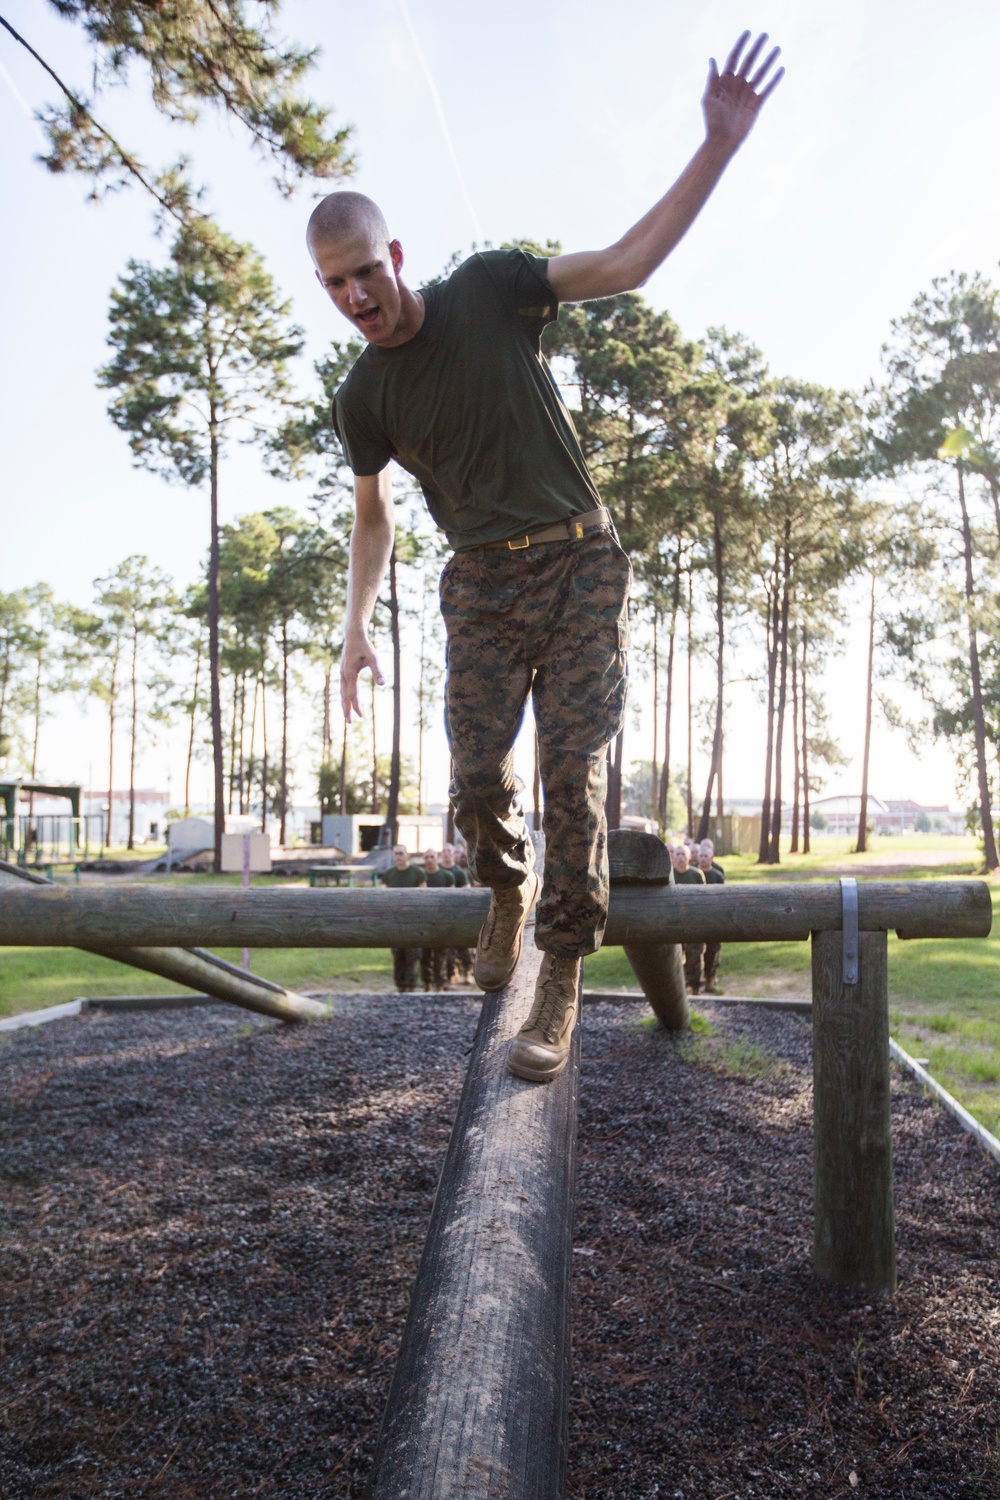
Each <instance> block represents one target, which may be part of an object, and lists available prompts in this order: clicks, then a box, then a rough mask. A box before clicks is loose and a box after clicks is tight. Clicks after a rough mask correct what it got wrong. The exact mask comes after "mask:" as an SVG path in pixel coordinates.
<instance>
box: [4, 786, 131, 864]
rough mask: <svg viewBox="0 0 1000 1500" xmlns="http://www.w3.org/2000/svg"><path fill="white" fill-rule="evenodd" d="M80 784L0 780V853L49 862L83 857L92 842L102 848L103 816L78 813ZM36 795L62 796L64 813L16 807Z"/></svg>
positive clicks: (21, 860) (21, 859)
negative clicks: (21, 811)
mask: <svg viewBox="0 0 1000 1500" xmlns="http://www.w3.org/2000/svg"><path fill="white" fill-rule="evenodd" d="M82 792H83V788H82V787H81V786H80V785H79V784H78V783H77V782H72V783H68V784H66V785H58V786H56V785H51V784H49V783H48V782H43V781H0V803H2V804H3V810H2V812H0V855H2V856H3V857H4V858H10V857H13V858H14V859H16V860H17V862H18V864H22V865H23V864H28V863H30V864H34V865H52V864H56V863H60V862H66V861H69V862H72V861H74V860H77V859H80V858H81V857H82V858H84V859H86V858H88V857H89V855H90V852H91V846H92V845H93V846H94V847H96V848H98V849H100V850H102V851H103V848H104V826H105V819H104V817H103V815H102V814H101V813H88V814H86V815H84V816H81V814H80V797H81V795H82ZM25 797H27V798H28V802H29V808H30V807H31V803H32V802H33V800H34V798H35V797H61V798H63V799H65V801H67V802H68V803H69V812H66V813H36V812H35V811H34V810H31V811H29V812H28V813H19V812H18V811H17V807H18V803H19V802H20V801H22V800H23V799H24V798H25Z"/></svg>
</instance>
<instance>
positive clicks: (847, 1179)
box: [812, 932, 896, 1294]
mask: <svg viewBox="0 0 1000 1500" xmlns="http://www.w3.org/2000/svg"><path fill="white" fill-rule="evenodd" d="M858 961H859V962H858V969H859V972H858V982H857V984H845V983H844V952H843V942H842V934H841V933H840V932H814V933H813V935H812V986H813V1099H814V1102H813V1119H814V1124H813V1130H814V1152H815V1181H816V1222H815V1265H816V1271H817V1273H818V1274H819V1275H820V1276H823V1277H825V1278H826V1279H827V1280H828V1281H832V1282H835V1283H836V1284H837V1285H838V1286H845V1287H853V1288H856V1289H857V1290H859V1291H865V1292H872V1293H876V1294H878V1293H891V1292H894V1291H895V1289H896V1237H895V1222H894V1215H893V1199H892V1137H891V1129H890V1099H889V985H888V968H887V958H886V935H885V933H884V932H861V933H859V945H858Z"/></svg>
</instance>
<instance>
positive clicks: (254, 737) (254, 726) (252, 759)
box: [247, 673, 260, 813]
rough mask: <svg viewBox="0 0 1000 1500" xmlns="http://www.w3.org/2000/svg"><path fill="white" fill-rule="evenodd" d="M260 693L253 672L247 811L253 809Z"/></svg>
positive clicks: (257, 679)
mask: <svg viewBox="0 0 1000 1500" xmlns="http://www.w3.org/2000/svg"><path fill="white" fill-rule="evenodd" d="M259 693H260V678H259V677H258V676H257V675H256V673H255V674H254V679H253V703H252V705H251V708H250V745H249V747H248V749H247V812H248V813H250V812H251V811H252V809H253V773H254V766H255V765H256V760H255V754H256V750H257V697H258V694H259Z"/></svg>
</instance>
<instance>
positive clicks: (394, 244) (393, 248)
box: [389, 240, 403, 276]
mask: <svg viewBox="0 0 1000 1500" xmlns="http://www.w3.org/2000/svg"><path fill="white" fill-rule="evenodd" d="M389 254H390V255H391V257H392V269H393V270H394V271H395V273H396V275H397V276H398V275H399V273H400V271H401V270H402V269H403V247H402V245H401V244H400V243H399V241H398V240H390V241H389Z"/></svg>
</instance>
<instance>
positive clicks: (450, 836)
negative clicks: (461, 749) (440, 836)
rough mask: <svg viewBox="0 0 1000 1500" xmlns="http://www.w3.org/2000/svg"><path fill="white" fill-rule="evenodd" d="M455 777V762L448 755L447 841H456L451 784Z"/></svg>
mask: <svg viewBox="0 0 1000 1500" xmlns="http://www.w3.org/2000/svg"><path fill="white" fill-rule="evenodd" d="M454 779H455V762H454V760H452V758H451V756H449V757H448V811H447V814H446V815H445V820H444V837H445V843H447V844H453V843H454V842H455V804H454V802H452V800H451V784H452V782H453V781H454Z"/></svg>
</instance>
